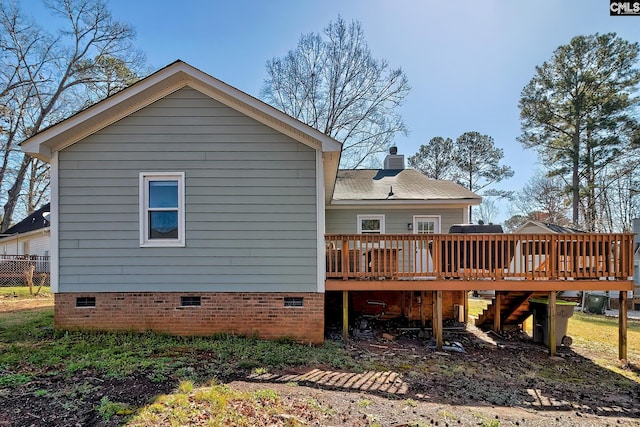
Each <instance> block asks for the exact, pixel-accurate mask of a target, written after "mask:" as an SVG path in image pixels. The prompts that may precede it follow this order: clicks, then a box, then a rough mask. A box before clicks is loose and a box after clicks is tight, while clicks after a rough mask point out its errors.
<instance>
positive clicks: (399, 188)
mask: <svg viewBox="0 0 640 427" xmlns="http://www.w3.org/2000/svg"><path fill="white" fill-rule="evenodd" d="M333 200H336V201H339V200H447V201H451V200H480V196H478V195H477V194H475V193H473V192H471V191H469V190H467V189H466V188H464V187H462V186H460V185H458V184H456V183H455V182H453V181H443V180H434V179H429V178H427V177H426V176H424V175H423V174H421V173H420V172H418V171H417V170H414V169H393V170H389V169H353V170H340V171H338V176H337V179H336V186H335V190H334V192H333Z"/></svg>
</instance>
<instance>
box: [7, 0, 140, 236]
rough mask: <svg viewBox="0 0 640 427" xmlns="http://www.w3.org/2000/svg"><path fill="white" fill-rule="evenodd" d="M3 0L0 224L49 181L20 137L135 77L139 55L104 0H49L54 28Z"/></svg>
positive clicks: (35, 198)
mask: <svg viewBox="0 0 640 427" xmlns="http://www.w3.org/2000/svg"><path fill="white" fill-rule="evenodd" d="M0 2H1V3H0V51H2V54H1V55H2V59H3V62H2V65H0V67H2V69H1V70H0V79H1V80H0V97H1V100H0V101H1V102H2V104H1V105H3V106H4V107H5V108H4V109H3V111H2V113H3V115H2V125H3V126H2V132H1V133H0V139H1V140H2V142H1V148H2V158H3V163H2V165H1V166H0V188H2V190H3V193H4V194H5V198H4V199H3V200H2V202H3V203H4V215H3V218H2V223H1V224H0V231H4V230H6V229H7V228H8V227H9V226H10V225H11V221H12V218H13V213H14V211H15V209H16V207H17V205H18V203H23V204H24V205H25V208H26V209H27V210H31V209H34V208H35V207H36V204H38V203H40V202H42V201H43V193H42V192H43V191H44V192H46V191H47V189H48V184H47V183H46V182H45V180H46V177H47V168H46V166H44V165H42V164H40V163H34V159H32V158H31V157H30V156H28V155H25V154H23V153H21V152H19V150H18V148H17V144H18V143H19V142H20V141H22V140H24V139H26V138H28V137H30V136H32V135H34V134H36V133H38V132H39V131H40V130H42V129H44V128H45V127H47V126H50V125H52V124H55V123H57V122H59V121H61V120H62V119H64V118H65V117H68V116H70V115H71V114H73V113H75V112H77V111H78V110H81V109H83V108H85V107H87V106H88V105H90V104H92V103H95V102H96V101H98V100H99V99H100V98H103V97H105V96H108V95H110V94H112V93H114V92H115V91H117V90H120V89H122V88H123V87H124V86H126V85H127V84H130V83H131V82H133V81H134V80H136V79H137V76H138V70H142V67H143V64H144V58H143V56H142V55H141V54H140V53H139V52H138V51H136V50H134V49H133V47H132V40H133V39H134V37H135V31H134V30H133V28H132V27H130V26H129V25H127V24H123V23H121V22H118V21H116V20H114V19H113V17H112V15H111V13H110V11H109V10H108V8H107V6H106V3H105V2H104V1H102V0H49V1H46V2H45V5H46V6H47V8H48V10H49V11H50V12H51V13H52V15H53V16H56V17H59V18H62V19H63V21H64V22H65V25H64V27H63V28H62V29H61V30H60V31H59V32H58V33H57V34H49V33H48V32H46V31H45V30H44V29H42V28H41V27H39V26H37V25H36V24H35V23H34V22H33V21H32V20H31V19H30V18H28V16H27V15H26V13H25V12H24V11H23V10H21V9H20V8H19V7H18V6H17V5H16V4H15V3H10V2H9V1H5V0H0ZM125 70H126V71H125ZM27 178H28V180H29V182H28V185H27V194H24V191H23V190H24V183H25V180H27ZM32 192H33V193H32ZM38 192H39V193H40V194H38ZM45 194H46V193H45Z"/></svg>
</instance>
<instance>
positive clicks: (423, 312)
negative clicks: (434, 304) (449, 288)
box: [420, 291, 427, 329]
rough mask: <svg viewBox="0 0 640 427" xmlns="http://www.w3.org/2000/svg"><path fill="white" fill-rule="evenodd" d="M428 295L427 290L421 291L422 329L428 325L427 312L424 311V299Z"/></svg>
mask: <svg viewBox="0 0 640 427" xmlns="http://www.w3.org/2000/svg"><path fill="white" fill-rule="evenodd" d="M426 296H427V293H426V291H420V327H421V328H422V329H424V327H425V326H427V316H426V315H427V313H426V312H425V311H424V300H425V297H426Z"/></svg>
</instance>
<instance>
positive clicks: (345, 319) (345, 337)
mask: <svg viewBox="0 0 640 427" xmlns="http://www.w3.org/2000/svg"><path fill="white" fill-rule="evenodd" d="M342 341H344V343H345V344H346V343H347V341H349V291H342Z"/></svg>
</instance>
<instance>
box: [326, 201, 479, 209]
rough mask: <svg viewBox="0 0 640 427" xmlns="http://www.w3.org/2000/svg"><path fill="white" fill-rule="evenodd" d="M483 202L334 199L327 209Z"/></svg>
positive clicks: (462, 205) (473, 204)
mask: <svg viewBox="0 0 640 427" xmlns="http://www.w3.org/2000/svg"><path fill="white" fill-rule="evenodd" d="M480 203H481V200H479V199H467V200H459V199H458V200H383V201H380V202H376V201H372V200H332V201H331V204H330V205H329V206H327V209H349V208H353V207H357V208H366V207H372V208H387V209H402V208H406V207H411V208H414V207H416V206H426V207H433V206H444V207H450V208H451V207H469V206H477V205H479V204H480Z"/></svg>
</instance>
